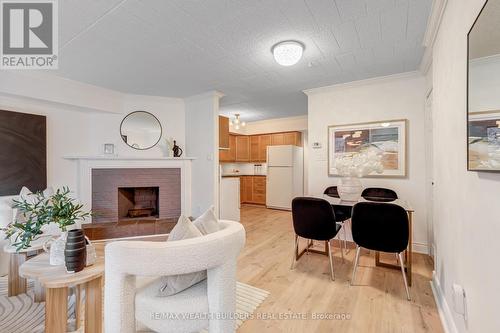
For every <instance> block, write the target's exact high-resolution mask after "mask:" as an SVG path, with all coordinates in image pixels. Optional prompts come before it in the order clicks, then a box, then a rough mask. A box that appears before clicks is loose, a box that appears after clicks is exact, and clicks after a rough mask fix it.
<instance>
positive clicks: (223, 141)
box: [219, 116, 229, 149]
mask: <svg viewBox="0 0 500 333" xmlns="http://www.w3.org/2000/svg"><path fill="white" fill-rule="evenodd" d="M221 148H223V149H229V118H227V117H223V116H219V149H221Z"/></svg>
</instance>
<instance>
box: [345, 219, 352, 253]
mask: <svg viewBox="0 0 500 333" xmlns="http://www.w3.org/2000/svg"><path fill="white" fill-rule="evenodd" d="M347 225H349V228H350V227H351V219H349V220H346V221H345V222H344V228H346V227H347ZM344 233H346V231H345V230H344ZM344 239H345V246H344V248H345V254H349V248H348V247H347V235H346V234H344Z"/></svg>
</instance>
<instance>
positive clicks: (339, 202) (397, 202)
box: [320, 195, 414, 212]
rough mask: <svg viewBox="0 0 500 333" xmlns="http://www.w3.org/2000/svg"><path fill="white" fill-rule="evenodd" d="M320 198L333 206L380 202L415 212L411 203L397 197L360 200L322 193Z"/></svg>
mask: <svg viewBox="0 0 500 333" xmlns="http://www.w3.org/2000/svg"><path fill="white" fill-rule="evenodd" d="M320 198H322V199H325V200H326V201H328V202H329V203H330V204H331V205H332V206H344V207H353V206H354V205H355V204H357V203H358V202H379V203H391V204H395V205H398V206H401V207H403V208H404V209H405V210H406V211H407V212H413V211H414V210H413V208H412V206H411V205H410V203H409V202H408V201H406V200H404V199H396V200H391V201H378V200H367V199H365V198H360V199H359V200H358V201H346V200H342V199H340V198H334V197H330V196H327V195H322V196H320Z"/></svg>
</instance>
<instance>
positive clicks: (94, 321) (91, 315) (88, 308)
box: [85, 276, 102, 333]
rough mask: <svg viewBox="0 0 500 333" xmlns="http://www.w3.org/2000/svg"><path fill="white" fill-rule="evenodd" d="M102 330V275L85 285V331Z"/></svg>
mask: <svg viewBox="0 0 500 333" xmlns="http://www.w3.org/2000/svg"><path fill="white" fill-rule="evenodd" d="M101 332H102V276H100V277H98V278H95V279H93V280H91V281H89V282H87V283H86V286H85V333H101Z"/></svg>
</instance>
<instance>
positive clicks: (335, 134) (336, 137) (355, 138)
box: [328, 119, 407, 177]
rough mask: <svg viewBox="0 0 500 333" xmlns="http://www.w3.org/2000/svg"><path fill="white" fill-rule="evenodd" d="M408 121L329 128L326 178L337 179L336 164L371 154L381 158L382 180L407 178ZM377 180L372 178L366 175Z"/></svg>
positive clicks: (387, 121) (388, 121) (372, 175)
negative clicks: (346, 159)
mask: <svg viewBox="0 0 500 333" xmlns="http://www.w3.org/2000/svg"><path fill="white" fill-rule="evenodd" d="M406 124H407V120H405V119H402V120H385V121H377V122H369V123H361V124H349V125H339V126H329V127H328V175H329V176H338V175H339V174H340V173H339V171H338V170H337V168H336V160H337V159H338V158H342V157H348V158H351V157H355V156H356V155H359V154H361V153H363V152H365V151H367V150H368V149H369V150H374V151H376V152H378V153H380V155H381V162H382V172H380V173H379V175H380V176H384V177H404V176H406ZM364 176H368V177H377V176H378V175H375V174H365V175H364Z"/></svg>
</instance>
